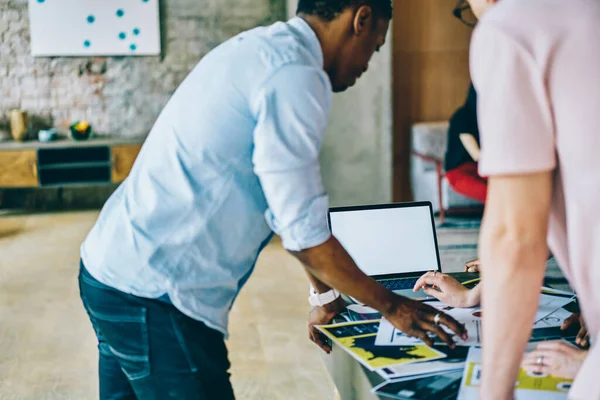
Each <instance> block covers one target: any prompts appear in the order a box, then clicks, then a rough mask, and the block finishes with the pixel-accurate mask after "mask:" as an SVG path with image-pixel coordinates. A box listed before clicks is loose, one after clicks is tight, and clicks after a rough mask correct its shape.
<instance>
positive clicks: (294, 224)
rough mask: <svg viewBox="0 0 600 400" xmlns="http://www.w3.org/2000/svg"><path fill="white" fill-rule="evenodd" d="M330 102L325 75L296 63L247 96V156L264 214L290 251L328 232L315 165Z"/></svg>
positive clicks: (320, 240)
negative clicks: (250, 133) (251, 127)
mask: <svg viewBox="0 0 600 400" xmlns="http://www.w3.org/2000/svg"><path fill="white" fill-rule="evenodd" d="M330 106H331V87H330V83H329V80H328V78H327V76H326V75H325V74H324V73H323V71H322V70H319V69H318V68H315V67H308V66H299V65H290V66H284V67H282V68H281V69H279V70H278V71H277V72H276V73H275V74H274V75H273V76H271V77H270V78H269V79H268V80H267V82H265V83H264V84H263V85H261V87H260V89H259V90H258V92H257V94H256V96H255V97H254V100H253V108H254V113H255V118H256V120H257V125H256V128H255V131H254V151H253V155H252V161H253V163H254V171H255V173H256V175H257V176H258V178H259V179H260V183H261V186H262V189H263V192H264V194H265V198H266V200H267V204H268V209H267V211H266V215H265V216H266V219H267V223H268V224H269V226H270V227H271V229H272V230H273V231H274V232H275V233H277V234H278V235H279V236H280V237H281V239H282V242H283V246H284V247H285V248H286V249H288V250H291V251H300V250H304V249H307V248H311V247H315V246H318V245H320V244H322V243H324V242H325V241H326V240H327V239H329V237H330V236H331V233H330V231H329V228H328V224H327V210H328V207H329V201H328V198H327V194H326V192H325V189H324V187H323V182H322V179H321V171H320V166H319V151H320V147H321V143H322V141H323V136H324V134H325V129H326V126H327V120H328V116H329V109H330Z"/></svg>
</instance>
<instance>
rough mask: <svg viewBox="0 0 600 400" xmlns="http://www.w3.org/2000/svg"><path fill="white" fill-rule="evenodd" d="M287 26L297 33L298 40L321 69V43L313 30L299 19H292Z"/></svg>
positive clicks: (323, 61) (322, 59)
mask: <svg viewBox="0 0 600 400" xmlns="http://www.w3.org/2000/svg"><path fill="white" fill-rule="evenodd" d="M288 24H289V25H290V26H291V27H292V28H293V29H294V30H295V31H296V32H298V33H299V36H300V40H301V41H302V43H303V44H304V45H305V46H306V47H307V49H308V50H309V51H310V52H311V54H312V55H313V56H314V57H315V60H317V62H318V63H319V66H321V67H323V65H324V63H325V60H324V58H323V49H322V48H321V42H319V38H318V37H317V34H316V33H315V31H313V29H312V28H311V27H310V25H309V24H308V22H306V21H305V20H304V19H302V18H300V17H294V18H292V19H290V20H289V21H288Z"/></svg>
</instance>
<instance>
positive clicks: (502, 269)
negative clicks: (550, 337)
mask: <svg viewBox="0 0 600 400" xmlns="http://www.w3.org/2000/svg"><path fill="white" fill-rule="evenodd" d="M500 231H501V230H500ZM496 232H498V231H495V229H494V227H490V228H489V229H487V228H486V227H485V226H484V229H483V231H482V237H481V261H482V265H484V268H483V269H482V283H481V285H480V286H483V288H482V290H483V298H482V305H483V315H485V316H486V318H485V319H484V323H483V371H484V372H483V382H482V393H486V396H488V395H490V396H491V397H489V398H490V399H492V398H493V399H512V398H513V391H514V383H515V379H516V375H517V372H518V369H519V365H520V361H521V358H522V355H523V353H524V351H525V347H526V345H527V341H528V339H529V336H530V334H531V328H532V324H533V319H534V315H535V312H536V309H537V304H538V298H539V294H540V286H541V285H542V281H543V275H544V266H545V262H546V258H547V255H548V253H547V247H546V244H545V243H544V242H541V243H540V242H538V243H535V242H534V243H531V242H530V243H527V239H524V238H520V237H515V236H512V237H511V235H510V234H508V233H504V234H502V233H500V234H498V233H496Z"/></svg>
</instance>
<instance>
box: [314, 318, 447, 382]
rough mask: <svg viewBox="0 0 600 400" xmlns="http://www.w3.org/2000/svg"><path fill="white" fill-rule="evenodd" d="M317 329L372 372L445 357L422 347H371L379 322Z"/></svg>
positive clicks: (361, 322) (354, 323) (423, 345)
mask: <svg viewBox="0 0 600 400" xmlns="http://www.w3.org/2000/svg"><path fill="white" fill-rule="evenodd" d="M317 328H318V329H319V330H320V331H321V332H323V333H324V334H325V335H326V336H327V337H329V338H330V339H331V340H333V341H334V342H336V343H337V344H338V345H339V346H340V347H342V348H343V349H344V350H345V351H346V352H347V353H348V354H350V355H351V356H352V357H354V358H355V359H356V360H357V361H359V362H360V363H361V364H363V365H364V366H365V367H367V368H369V369H370V370H372V371H373V370H376V369H379V368H384V367H389V366H392V365H399V364H410V363H415V362H419V361H429V360H438V359H440V358H444V357H446V354H444V353H442V352H441V351H438V350H435V349H432V348H430V347H428V346H427V345H425V344H416V345H412V346H395V347H392V346H377V345H375V338H376V336H377V330H378V328H379V320H374V321H359V322H344V323H341V324H334V325H322V326H318V327H317Z"/></svg>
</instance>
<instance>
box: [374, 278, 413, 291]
mask: <svg viewBox="0 0 600 400" xmlns="http://www.w3.org/2000/svg"><path fill="white" fill-rule="evenodd" d="M418 279H419V278H399V279H386V280H384V281H379V283H381V284H382V285H383V287H385V288H386V289H389V290H404V289H412V288H413V287H414V286H415V283H417V280H418Z"/></svg>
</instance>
